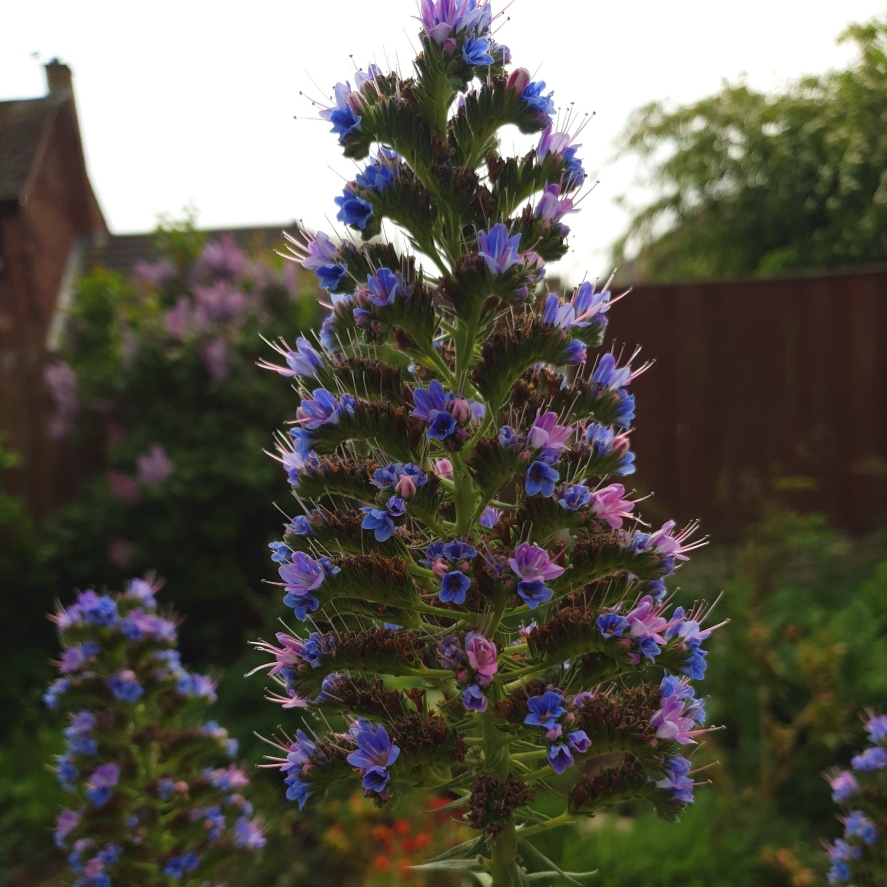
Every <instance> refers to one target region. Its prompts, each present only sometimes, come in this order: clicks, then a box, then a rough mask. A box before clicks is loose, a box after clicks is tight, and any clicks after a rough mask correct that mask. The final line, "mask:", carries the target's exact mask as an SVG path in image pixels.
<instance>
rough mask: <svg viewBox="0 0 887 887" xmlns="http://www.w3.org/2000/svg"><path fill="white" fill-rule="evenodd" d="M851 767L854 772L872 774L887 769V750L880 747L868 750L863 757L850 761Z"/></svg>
mask: <svg viewBox="0 0 887 887" xmlns="http://www.w3.org/2000/svg"><path fill="white" fill-rule="evenodd" d="M850 766H851V767H853V769H854V770H862V771H863V772H870V771H872V770H883V769H885V768H887V749H885V748H882V747H881V746H879V745H876V746H874V748H867V749H866V750H865V751H864V752H863V753H862V754H861V755H856V756H855V757H854V758H851V760H850Z"/></svg>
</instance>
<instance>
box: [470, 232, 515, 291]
mask: <svg viewBox="0 0 887 887" xmlns="http://www.w3.org/2000/svg"><path fill="white" fill-rule="evenodd" d="M477 244H478V247H479V255H481V256H483V260H484V264H486V266H487V270H488V271H489V272H490V274H492V275H493V276H494V277H497V276H498V275H499V274H504V273H505V272H506V271H507V270H508V269H509V268H511V267H513V266H514V265H520V264H521V260H520V259H519V258H518V255H517V251H518V247H519V245H520V234H515V235H514V236H513V237H509V236H508V229H507V228H506V227H505V225H503V224H502V223H501V222H499V223H498V224H496V225H493V227H492V228H490V230H489V232H487V231H479V232H478V235H477Z"/></svg>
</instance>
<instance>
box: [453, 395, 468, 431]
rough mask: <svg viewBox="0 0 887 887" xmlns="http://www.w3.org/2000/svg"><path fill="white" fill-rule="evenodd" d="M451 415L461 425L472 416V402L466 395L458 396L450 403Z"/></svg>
mask: <svg viewBox="0 0 887 887" xmlns="http://www.w3.org/2000/svg"><path fill="white" fill-rule="evenodd" d="M450 415H451V416H452V417H453V418H454V419H455V420H456V421H457V422H458V423H459V424H460V425H464V424H465V423H466V422H468V420H469V419H470V418H471V404H469V403H468V401H467V400H465V398H464V397H457V398H456V399H455V400H454V401H453V402H452V403H451V404H450Z"/></svg>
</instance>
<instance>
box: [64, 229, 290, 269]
mask: <svg viewBox="0 0 887 887" xmlns="http://www.w3.org/2000/svg"><path fill="white" fill-rule="evenodd" d="M296 227H297V226H296V224H295V223H290V224H281V225H272V226H268V227H262V228H220V229H212V230H207V229H201V233H202V234H205V235H206V237H207V239H209V240H217V239H218V238H219V237H222V236H224V235H231V237H233V238H234V242H235V243H236V244H237V245H238V246H239V247H240V248H241V249H243V250H245V251H246V252H248V253H253V254H255V253H263V252H267V253H271V252H273V251H274V250H276V249H282V248H283V245H284V243H283V233H282V232H283V231H284V230H287V231H293V230H294V229H295V228H296ZM155 239H156V238H155V235H154V234H153V233H149V234H110V235H108V236H105V237H96V238H92V240H91V242H90V243H89V244H88V245H87V246H86V249H85V252H84V255H83V259H82V261H81V263H80V268H81V270H82V271H89V270H91V269H92V268H95V267H96V266H99V265H101V266H102V267H104V268H110V269H111V270H112V271H119V272H120V273H121V274H123V275H124V276H127V277H128V276H129V275H130V274H132V272H133V270H134V269H135V265H136V263H137V262H139V261H151V260H153V259H156V258H157V257H158V256H157V249H156V247H155Z"/></svg>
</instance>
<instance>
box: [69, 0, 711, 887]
mask: <svg viewBox="0 0 887 887" xmlns="http://www.w3.org/2000/svg"><path fill="white" fill-rule="evenodd" d="M419 19H420V22H421V29H422V30H421V33H420V35H419V40H420V43H421V53H420V55H419V56H418V58H417V59H416V61H415V76H414V77H412V78H411V79H409V80H405V79H403V78H401V76H400V75H399V74H398V73H396V72H393V73H383V72H381V71H373V72H372V77H371V78H370V79H368V80H366V81H363V80H361V81H360V82H359V83H358V85H357V87H356V88H355V89H351V87H350V86H349V85H348V84H342V85H341V86H340V87H339V88H337V91H336V104H335V108H329V109H327V110H326V111H325V112H324V114H323V116H324V117H325V118H326V119H328V120H329V121H330V123H332V124H333V125H334V132H335V133H336V135H337V136H338V137H339V141H340V144H341V146H342V149H343V152H344V154H345V155H346V156H347V157H349V158H352V159H354V160H357V161H366V162H365V163H363V164H361V166H362V167H363V168H362V171H361V172H359V173H358V175H357V176H356V177H355V179H354V181H353V182H350V183H349V184H348V185H347V186H346V188H345V191H344V193H343V194H342V195H341V196H339V197H338V198H337V201H336V202H337V203H338V205H339V211H340V212H339V219H340V221H341V222H343V223H344V224H345V225H348V226H350V227H351V228H352V229H353V233H352V235H351V237H350V238H349V239H346V240H344V241H343V242H342V243H341V244H337V243H336V242H334V241H333V240H331V239H330V238H327V237H326V236H324V235H321V234H318V235H317V236H316V238H315V239H314V240H311V239H308V240H307V241H306V242H305V245H303V246H292V245H291V250H292V252H293V253H294V255H295V256H296V257H298V260H299V261H301V262H302V263H303V265H304V267H306V268H311V269H314V270H315V272H316V273H318V274H319V275H321V276H322V278H323V279H324V280H327V279H328V280H329V281H330V282H331V283H332V284H333V285H332V286H330V287H329V288H330V291H331V292H336V294H337V295H336V298H335V300H334V301H335V306H334V308H333V310H332V313H331V314H330V315H329V317H328V318H327V319H326V320H325V321H324V324H323V327H322V330H321V341H322V343H323V349H322V352H321V350H320V349H315V348H313V347H312V346H308V345H307V344H305V345H303V344H302V343H300V342H297V343H296V345H297V347H296V348H295V350H293V351H291V350H290V348H289V345H288V344H287V345H281V346H280V352H281V353H282V356H283V359H284V364H285V365H284V364H280V363H279V362H278V363H274V364H270V365H267V366H268V368H269V369H274V371H275V372H278V373H281V374H282V375H286V376H290V377H291V380H292V384H293V385H294V386H295V388H296V390H297V392H298V397H299V399H300V400H299V402H298V404H294V409H295V419H294V423H293V426H292V431H291V433H290V435H289V436H287V437H286V443H285V444H284V443H281V446H280V452H279V453H278V458H279V459H280V461H281V462H282V464H283V468H284V470H285V476H286V477H287V480H288V481H289V483H290V485H291V486H292V487H293V491H294V493H295V503H296V504H295V506H294V508H295V511H296V513H295V514H293V515H292V516H290V517H289V518H288V520H287V524H286V526H285V529H284V534H283V538H282V540H281V541H279V542H277V543H274V544H272V546H271V558H272V563H273V565H274V569H276V570H277V571H278V575H279V583H280V584H282V589H281V592H282V593H281V597H283V600H284V603H285V605H286V606H287V607H290V608H291V609H292V611H293V613H294V618H293V620H292V622H291V623H290V625H289V627H290V633H281V634H280V635H278V638H277V643H275V644H269V643H265V642H259V643H258V644H257V645H256V646H257V651H258V652H259V653H260V654H261V655H262V656H263V658H264V660H265V662H264V664H261V663H260V664H258V665H257V670H259V671H264V672H266V673H267V675H268V678H269V680H270V681H271V682H272V686H271V687H270V692H269V694H268V698H269V699H271V700H272V701H274V702H275V703H276V704H279V705H280V706H281V707H282V708H283V709H284V710H286V711H289V709H292V708H305V709H306V710H307V712H309V713H310V712H311V711H313V710H315V709H320V710H322V712H321V715H322V717H320V718H318V719H317V720H314V721H312V723H324V724H326V725H327V726H328V732H322V733H321V734H320V735H318V736H316V737H312V738H310V739H309V738H308V737H307V736H306V735H305V734H303V733H301V732H299V731H297V730H294V729H288V731H287V732H286V733H284V734H283V735H282V736H281V738H280V739H279V741H278V745H279V747H280V749H281V753H280V754H278V755H277V756H276V757H274V758H273V759H272V761H271V763H270V764H269V766H272V767H275V768H279V769H280V770H281V772H282V773H283V777H284V779H285V783H286V786H287V797H288V798H290V800H291V801H293V802H295V803H296V804H298V806H299V807H300V808H302V807H307V806H308V805H311V804H313V803H316V802H317V801H318V800H319V799H321V798H322V797H323V795H324V793H325V792H326V791H327V788H328V787H329V786H330V784H331V783H332V782H334V781H336V780H340V779H341V780H351V781H352V784H353V785H359V786H361V788H362V789H363V791H364V793H365V794H366V795H367V797H368V798H370V799H372V801H373V802H374V803H377V804H385V803H396V802H397V800H398V798H399V797H400V796H401V795H402V794H403V793H404V792H405V791H408V790H410V789H412V788H413V787H416V786H422V787H425V788H428V789H434V788H435V787H439V786H442V785H446V786H447V790H448V791H450V792H453V793H454V794H455V795H456V796H458V797H459V798H460V799H462V801H463V803H464V804H465V805H466V806H465V808H464V809H465V811H466V812H465V821H466V822H467V823H469V824H470V825H471V826H472V827H473V828H476V829H478V831H479V832H480V833H481V834H479V835H478V839H477V840H476V841H474V842H469V844H467V845H466V846H465V848H463V849H464V854H463V855H464V856H465V859H464V860H463V861H462V862H461V863H460V866H462V867H463V868H464V870H465V871H466V872H469V873H471V872H474V873H477V874H481V873H484V874H485V875H486V876H487V878H488V879H492V881H493V883H495V884H496V885H498V887H515V885H518V884H522V883H525V882H526V878H527V877H528V876H530V875H532V877H533V880H540V881H543V882H548V881H552V882H553V881H554V880H556V879H557V878H558V874H557V873H556V872H553V871H552V872H538V871H532V872H529V873H528V872H525V871H522V870H521V867H522V866H523V865H524V863H521V862H519V861H518V860H519V859H523V860H532V859H537V858H538V854H533V853H532V852H524V850H523V849H522V847H521V844H522V843H523V842H524V841H525V837H526V835H527V831H528V830H529V829H533V832H534V833H535V832H536V831H538V830H540V829H544V828H545V827H546V822H547V821H548V820H549V818H550V816H551V813H552V812H554V813H555V814H557V815H556V817H555V822H561V821H563V820H564V819H566V818H569V817H572V816H582V815H585V814H594V813H596V812H597V811H599V810H600V809H602V808H603V807H606V806H608V805H610V804H612V803H616V802H617V801H621V800H631V799H639V800H646V801H647V802H649V803H651V804H652V805H653V807H654V808H655V809H656V810H657V812H658V813H659V814H660V815H661V816H663V817H664V818H666V819H674V818H676V817H677V815H678V814H679V813H680V812H681V810H683V809H684V807H685V806H686V805H687V804H689V803H691V802H692V800H693V789H694V782H693V776H692V770H693V768H692V764H691V763H690V761H689V759H688V757H687V756H688V755H689V754H691V752H690V751H689V750H691V749H693V748H695V747H696V745H697V744H698V743H700V742H702V741H703V737H704V732H705V729H706V728H705V724H704V720H705V713H704V706H703V704H702V700H700V699H699V697H698V696H697V695H696V694H695V692H694V690H693V682H694V681H697V680H699V679H700V678H701V677H702V676H703V674H704V671H705V665H706V662H705V653H706V651H705V642H706V639H707V637H708V635H709V633H710V632H711V630H712V628H710V627H708V626H707V625H705V623H704V616H703V614H704V612H705V611H704V610H699V609H697V610H693V611H691V612H684V611H683V610H682V609H681V608H677V609H673V608H672V607H671V605H670V603H669V602H668V600H667V590H666V587H665V584H664V581H663V579H664V577H665V576H667V575H669V574H670V573H672V572H673V571H674V570H675V569H677V568H678V567H680V565H681V564H682V563H683V562H684V559H685V558H686V557H687V556H688V555H689V553H690V551H691V550H692V549H693V548H694V547H695V543H694V542H693V541H692V540H691V538H690V534H691V532H692V529H695V528H692V527H691V528H688V529H687V530H682V531H679V532H677V531H676V529H675V525H674V524H673V523H671V522H669V523H667V524H665V525H664V526H662V527H661V528H660V529H658V530H654V531H653V532H643V531H641V530H640V529H638V527H641V526H646V525H645V524H643V523H642V521H641V517H640V515H639V514H638V507H639V502H638V501H635V500H634V499H633V498H632V496H631V494H630V492H629V491H628V488H626V487H625V486H623V485H622V483H620V479H621V478H624V477H625V476H626V475H629V474H631V473H633V472H634V470H635V464H634V455H633V454H632V453H631V451H630V447H629V439H628V429H629V427H630V426H631V423H632V421H633V419H634V412H635V403H634V397H633V395H632V393H631V383H632V381H633V379H634V378H636V376H637V374H638V372H639V370H633V369H632V368H631V366H629V364H630V363H631V361H628V362H626V361H624V360H622V359H621V358H617V356H616V353H617V352H614V351H613V350H612V349H610V350H604V351H603V352H602V351H601V350H600V349H601V348H602V345H603V340H604V334H605V332H606V328H607V320H608V317H609V313H610V312H611V309H612V306H613V305H615V304H616V302H617V301H618V298H619V297H616V298H614V297H613V296H612V294H611V292H610V289H609V282H608V283H607V284H605V285H604V286H603V288H602V289H600V290H598V289H597V288H596V287H595V286H593V285H591V284H590V283H583V284H581V285H580V286H578V287H577V288H576V289H575V290H573V291H571V292H570V293H569V294H564V293H561V292H551V293H549V292H547V291H540V288H539V286H538V284H539V281H541V280H542V279H543V277H544V275H545V273H546V270H547V268H548V266H549V265H550V264H551V263H553V262H555V261H557V260H558V259H559V258H561V257H562V256H563V255H564V254H565V252H566V251H567V243H566V238H567V236H568V234H569V230H568V228H567V226H566V225H564V224H562V220H563V218H564V217H565V216H566V215H567V214H568V213H570V212H573V211H575V209H576V202H577V201H576V197H575V193H576V191H577V189H578V188H579V187H580V186H581V184H582V180H583V178H584V172H583V167H582V161H581V159H580V157H579V147H580V146H579V145H578V144H576V135H572V136H571V135H569V134H566V133H562V132H557V131H556V130H555V128H554V126H553V123H552V117H553V115H554V102H553V93H552V91H551V90H550V89H548V87H547V86H546V85H545V84H544V83H542V82H541V81H539V82H533V81H532V78H531V76H530V74H529V72H527V71H526V70H524V69H522V68H517V69H514V70H511V71H506V70H505V65H507V64H508V58H509V56H510V53H509V51H508V50H507V49H505V48H504V47H502V46H500V45H499V44H497V43H496V41H495V39H494V37H493V35H492V33H491V23H492V20H493V14H492V10H491V8H490V4H489V3H487V2H484V0H423V2H422V3H421V6H420V14H419ZM506 126H516V127H517V128H518V129H519V130H521V131H522V132H524V133H527V134H531V133H535V134H537V136H539V138H540V141H539V143H538V148H537V150H535V151H533V152H530V153H529V154H527V155H526V156H524V157H503V156H501V155H500V154H499V145H500V144H501V142H500V140H499V138H498V136H499V134H500V130H501V129H502V128H503V127H506ZM371 152H372V153H371ZM383 222H384V223H385V226H384V230H386V231H387V230H390V229H391V228H392V227H393V228H397V229H399V232H400V236H399V237H398V238H397V239H396V240H395V241H392V242H388V241H385V240H383V239H382V238H381V234H380V232H381V231H382V230H383V227H382V223H383ZM358 235H359V236H358ZM395 243H410V244H411V245H412V246H413V247H414V248H415V254H409V255H405V254H402V253H401V252H400V251H399V249H398V247H397V246H395ZM423 263H424V264H423ZM309 348H310V350H309ZM318 361H319V362H320V365H318ZM586 363H587V364H588V366H587V367H586V368H585V369H581V370H580V371H579V372H578V373H576V374H574V375H571V377H570V379H567V378H565V377H564V376H562V375H561V374H559V373H558V372H557V371H556V367H560V366H564V365H567V364H586ZM287 381H288V382H289V381H290V379H287ZM93 609H94V611H95V613H96V618H99V619H101V618H104V617H103V613H102V609H101V606H100V605H98V604H95V606H94V608H93ZM531 614H532V615H531ZM531 619H532V621H530V620H531ZM386 676H387V678H390V680H388V679H387V678H386ZM403 678H409V679H410V682H409V686H408V687H405V686H404V682H403V681H402V679H403ZM59 692H63V690H61V691H59ZM302 714H303V713H299V715H298V716H299V717H301V715H302ZM293 736H295V738H293ZM577 765H581V766H577ZM586 765H587V766H586ZM535 798H539V799H540V800H541V801H543V803H544V806H542V807H540V808H539V809H538V810H531V809H530V808H531V806H532V805H533V804H534V803H535ZM543 810H545V811H546V812H542V811H543ZM437 864H439V865H440V867H441V868H444V869H446V868H451V867H452V866H453V861H452V859H450V858H449V857H448V858H447V859H445V860H440V861H439V863H435V862H432V863H431V865H432V867H433V866H435V865H437Z"/></svg>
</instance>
